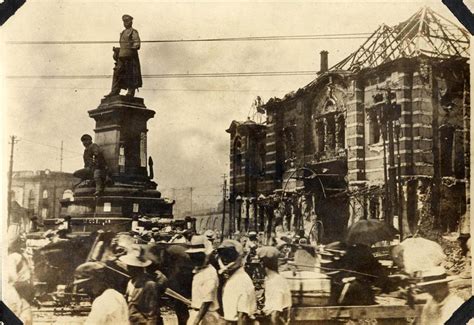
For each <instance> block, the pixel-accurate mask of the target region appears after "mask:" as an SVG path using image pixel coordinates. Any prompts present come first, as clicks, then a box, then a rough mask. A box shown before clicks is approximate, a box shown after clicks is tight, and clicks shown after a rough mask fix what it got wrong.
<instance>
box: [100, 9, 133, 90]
mask: <svg viewBox="0 0 474 325" xmlns="http://www.w3.org/2000/svg"><path fill="white" fill-rule="evenodd" d="M122 20H123V26H124V27H125V29H124V30H123V31H122V32H121V33H120V47H119V48H117V47H114V48H113V51H114V55H113V58H114V60H115V67H114V75H113V80H112V90H111V91H110V93H109V94H107V95H105V97H110V96H115V95H119V94H120V90H121V89H127V94H126V96H131V97H133V96H135V90H136V89H138V88H140V87H141V86H142V74H141V71H140V61H139V59H138V50H139V49H140V37H139V36H138V31H137V30H136V29H133V28H132V23H133V17H132V16H129V15H123V16H122Z"/></svg>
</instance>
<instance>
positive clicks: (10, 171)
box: [7, 135, 17, 226]
mask: <svg viewBox="0 0 474 325" xmlns="http://www.w3.org/2000/svg"><path fill="white" fill-rule="evenodd" d="M16 142H17V140H16V136H14V135H12V136H10V145H11V147H10V166H9V169H8V193H7V200H8V202H7V213H8V217H7V226H9V225H10V221H11V220H10V218H11V206H12V202H11V201H12V178H13V152H14V149H15V143H16Z"/></svg>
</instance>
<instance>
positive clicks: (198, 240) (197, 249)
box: [186, 236, 212, 254]
mask: <svg viewBox="0 0 474 325" xmlns="http://www.w3.org/2000/svg"><path fill="white" fill-rule="evenodd" d="M209 246H210V245H209V241H208V240H207V238H206V237H205V236H193V237H192V238H191V244H190V245H189V249H187V250H186V253H188V254H193V253H205V254H209V253H210V252H211V251H212V248H211V247H209Z"/></svg>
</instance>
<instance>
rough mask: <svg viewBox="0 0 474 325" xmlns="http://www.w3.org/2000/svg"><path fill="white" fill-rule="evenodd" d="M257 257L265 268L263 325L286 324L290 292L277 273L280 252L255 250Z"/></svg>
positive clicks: (285, 281) (266, 249)
mask: <svg viewBox="0 0 474 325" xmlns="http://www.w3.org/2000/svg"><path fill="white" fill-rule="evenodd" d="M257 256H258V257H259V258H260V260H261V261H262V263H263V266H264V267H265V274H266V275H265V283H264V288H265V306H264V308H263V312H264V314H265V316H266V318H265V320H264V322H263V324H278V325H280V324H287V323H288V321H289V313H290V308H291V291H290V287H289V285H288V281H287V280H286V279H285V278H284V277H282V276H281V275H280V274H279V273H278V257H279V256H280V251H279V250H278V249H277V248H275V247H272V246H264V247H261V248H259V249H258V250H257Z"/></svg>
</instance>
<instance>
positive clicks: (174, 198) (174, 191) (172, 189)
mask: <svg viewBox="0 0 474 325" xmlns="http://www.w3.org/2000/svg"><path fill="white" fill-rule="evenodd" d="M171 191H172V192H173V201H174V204H175V205H174V207H175V210H176V211H175V213H174V215H175V216H177V217H179V209H178V205H176V203H177V201H176V188H174V187H173V188H171Z"/></svg>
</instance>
